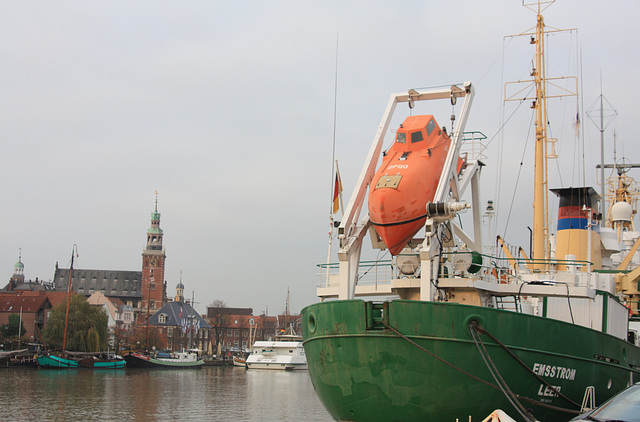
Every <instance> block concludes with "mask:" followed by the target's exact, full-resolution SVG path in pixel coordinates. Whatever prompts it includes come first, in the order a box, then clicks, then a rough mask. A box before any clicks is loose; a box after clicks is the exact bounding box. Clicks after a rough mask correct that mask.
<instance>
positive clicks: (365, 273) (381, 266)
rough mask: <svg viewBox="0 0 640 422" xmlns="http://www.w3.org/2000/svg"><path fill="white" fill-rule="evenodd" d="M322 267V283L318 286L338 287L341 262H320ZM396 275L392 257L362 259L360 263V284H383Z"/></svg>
mask: <svg viewBox="0 0 640 422" xmlns="http://www.w3.org/2000/svg"><path fill="white" fill-rule="evenodd" d="M318 268H320V273H318V277H320V283H318V284H317V287H337V286H338V285H339V281H338V273H339V272H340V264H339V263H337V262H334V263H330V264H318ZM393 276H394V266H393V262H392V260H390V259H386V260H382V261H360V264H359V265H358V285H370V286H371V285H373V286H374V287H375V285H378V284H380V285H382V284H385V285H386V284H389V282H390V281H391V279H392V278H393Z"/></svg>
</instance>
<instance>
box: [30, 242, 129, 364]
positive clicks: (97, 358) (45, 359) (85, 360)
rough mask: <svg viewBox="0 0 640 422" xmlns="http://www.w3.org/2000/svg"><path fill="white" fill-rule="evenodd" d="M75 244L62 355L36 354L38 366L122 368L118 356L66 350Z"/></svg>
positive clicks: (122, 362)
mask: <svg viewBox="0 0 640 422" xmlns="http://www.w3.org/2000/svg"><path fill="white" fill-rule="evenodd" d="M77 248H78V247H77V245H75V244H74V245H73V249H72V250H71V266H70V268H69V283H68V285H67V308H66V312H65V319H64V336H63V339H62V356H57V355H53V354H51V353H44V354H41V355H39V356H38V358H37V361H38V367H40V368H94V369H118V368H124V367H125V365H126V362H125V361H124V359H122V358H120V357H110V356H106V357H103V356H102V355H103V353H86V352H69V351H67V350H66V349H67V329H68V325H69V305H70V302H71V281H72V280H73V260H74V257H77V256H78V249H77Z"/></svg>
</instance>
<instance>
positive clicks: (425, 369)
mask: <svg viewBox="0 0 640 422" xmlns="http://www.w3.org/2000/svg"><path fill="white" fill-rule="evenodd" d="M531 37H532V38H531V42H532V44H535V45H536V48H537V57H538V58H541V57H542V51H541V49H542V44H543V42H544V21H543V19H542V16H541V14H540V9H538V26H537V28H536V32H535V33H534V34H533V35H532V36H531ZM536 67H537V68H538V69H544V68H545V66H544V63H543V62H542V63H541V62H537V63H536ZM540 73H541V72H532V75H533V76H534V77H535V81H534V83H535V86H536V88H537V89H536V96H535V97H533V98H532V100H534V102H533V108H534V109H535V110H536V112H537V113H536V114H537V117H538V120H537V122H536V128H537V129H538V131H537V133H536V136H537V140H536V151H537V153H540V154H542V156H539V155H538V154H536V182H535V183H534V204H535V205H534V207H535V208H534V225H533V227H534V230H533V244H534V255H533V256H532V258H528V257H526V256H525V257H524V258H516V257H514V256H513V255H511V254H510V252H509V250H508V248H504V249H503V251H504V256H501V255H499V254H498V253H495V254H487V253H485V251H484V250H483V245H484V244H483V242H482V239H481V235H482V230H481V220H482V215H481V213H482V211H484V207H483V204H481V203H480V198H479V197H480V187H481V186H482V184H481V183H480V169H481V168H482V167H483V166H484V163H483V162H482V160H481V159H482V157H481V155H480V154H479V153H475V154H474V153H472V152H470V153H469V154H468V155H467V156H466V159H465V161H464V163H463V164H462V166H461V165H460V161H459V157H460V155H461V154H460V151H461V147H462V144H463V143H466V144H471V143H473V142H475V139H473V138H472V137H471V135H469V134H465V132H464V130H465V124H466V120H467V117H468V112H469V110H470V107H471V102H472V99H473V96H474V87H473V85H472V84H471V83H465V84H462V85H452V86H451V87H449V88H435V89H431V90H415V89H412V90H409V91H408V92H407V93H399V94H393V95H392V96H391V99H390V101H389V104H388V106H387V109H386V112H385V114H384V115H383V118H382V122H381V125H380V129H379V130H378V133H377V135H376V137H375V138H374V141H373V145H372V147H371V149H370V153H369V155H368V156H367V161H366V162H365V164H364V166H363V170H362V172H361V176H360V178H359V179H358V181H357V183H356V186H355V189H354V192H353V194H352V196H351V200H350V202H349V205H348V206H347V208H346V210H345V212H344V216H343V218H342V221H341V222H340V226H339V228H338V238H339V239H340V251H339V253H338V258H339V264H334V265H330V264H328V265H326V266H324V267H323V268H324V269H325V270H326V271H327V273H328V274H326V276H325V275H323V277H322V278H323V280H326V281H325V282H324V283H323V284H321V285H320V287H319V288H318V295H319V296H321V297H322V298H323V299H324V298H336V299H337V300H325V301H323V302H320V303H317V304H314V305H311V306H308V307H306V308H305V309H303V310H302V329H303V336H304V348H305V352H306V359H307V361H308V367H309V375H310V377H311V380H312V382H313V385H314V389H315V391H316V393H317V394H318V397H319V398H320V400H321V402H322V403H323V404H324V406H325V407H326V408H327V410H328V411H329V413H330V414H331V416H332V417H333V418H334V419H335V420H345V421H347V420H348V421H377V420H389V421H412V420H438V421H455V420H460V421H462V420H482V419H483V418H485V417H486V416H487V415H489V414H491V413H492V412H493V411H494V410H495V409H498V408H500V409H502V410H504V411H505V412H507V413H508V414H514V415H518V417H519V419H521V420H526V421H534V420H540V421H545V422H554V421H558V422H559V421H566V420H568V419H570V418H571V417H572V416H575V415H576V414H578V413H580V412H581V410H583V405H582V403H583V399H584V398H586V397H588V396H589V395H590V394H593V393H595V404H596V405H597V404H599V403H602V402H604V401H606V400H607V399H608V398H609V397H611V396H613V395H614V394H615V393H617V392H619V391H621V390H623V389H624V388H626V387H627V386H629V385H631V384H633V383H634V382H637V381H638V380H640V342H639V341H638V337H637V330H634V329H632V328H633V327H632V326H634V325H637V321H638V316H639V313H638V294H640V292H638V281H639V280H640V260H638V259H637V258H636V249H637V248H638V247H640V232H635V231H633V230H632V228H633V225H632V224H629V221H630V219H631V218H632V217H633V213H627V215H626V216H625V217H619V218H612V219H611V223H610V226H609V227H601V222H602V225H603V226H604V223H605V221H604V220H603V219H601V216H600V214H599V213H598V212H597V210H598V207H599V205H600V203H601V202H600V199H601V197H600V195H598V194H597V193H596V192H595V190H594V189H592V188H590V187H588V186H578V187H570V188H563V189H554V193H555V194H556V195H558V197H559V202H560V207H559V208H560V209H559V211H558V230H557V232H556V233H555V235H554V236H553V238H552V241H551V240H549V239H548V238H547V236H546V235H547V234H548V233H546V230H547V228H548V227H549V225H548V224H547V222H545V221H544V218H542V219H541V218H540V213H545V212H546V204H547V201H546V191H545V190H546V184H547V183H546V170H545V168H546V161H545V158H544V156H545V154H546V150H545V148H546V143H547V142H548V140H547V138H546V133H545V131H544V128H545V126H546V122H547V118H546V115H545V113H546V105H545V97H544V95H545V94H544V90H543V89H542V88H543V86H544V84H545V83H546V81H545V80H544V75H543V74H542V75H541V74H540ZM438 99H443V100H444V99H446V100H449V99H450V100H451V103H452V104H454V105H455V103H456V100H458V99H461V100H464V102H463V104H462V109H461V111H460V114H459V117H458V116H456V122H457V127H455V128H452V129H451V131H450V133H451V135H450V139H451V145H450V147H449V150H448V153H447V157H446V159H445V161H444V163H443V164H442V166H441V168H440V171H439V173H438V174H437V175H436V176H435V177H436V179H437V183H435V182H434V181H433V180H430V181H429V182H428V183H426V182H425V183H423V186H427V185H429V186H433V185H434V184H435V185H436V186H437V187H436V189H435V193H434V194H433V196H432V198H431V199H428V202H427V204H425V207H424V210H423V211H424V220H423V222H422V223H421V227H419V228H418V230H417V231H414V229H413V228H412V229H411V230H406V231H404V233H403V234H406V233H411V232H412V233H411V234H410V236H409V237H410V238H409V239H407V241H406V242H405V241H404V240H403V239H402V236H399V237H398V239H399V240H401V242H397V241H396V239H391V238H390V237H386V236H385V235H384V234H383V233H381V232H380V230H378V228H379V224H378V225H377V226H376V223H377V221H374V216H373V214H374V211H375V210H376V209H380V208H381V207H383V208H384V207H386V205H387V204H386V202H385V201H387V199H386V198H382V199H376V198H374V201H377V202H374V204H373V209H372V204H371V201H372V196H373V195H372V192H375V190H383V189H386V190H399V189H400V187H402V184H403V183H407V182H408V181H412V182H410V183H415V182H416V180H415V178H413V176H412V177H411V178H409V177H404V176H403V177H402V178H401V179H400V180H396V181H395V182H394V181H393V180H390V181H389V183H390V184H389V185H386V186H380V187H378V188H377V189H374V187H372V184H378V185H379V180H380V178H379V177H378V178H377V177H376V173H377V174H380V170H378V172H376V164H377V161H378V159H379V157H380V155H381V151H382V144H383V140H384V136H385V133H386V132H387V131H388V129H389V124H390V123H389V122H390V120H391V117H392V114H393V112H394V110H395V108H396V105H397V104H399V103H408V104H409V105H410V106H411V105H413V103H415V102H418V101H426V100H438ZM430 116H431V115H425V116H424V120H425V121H427V120H428V119H430V118H431V117H430ZM452 121H453V119H452ZM398 144H401V142H399V141H398V139H397V138H396V143H395V145H394V147H396V148H398V147H399V150H398V151H395V152H394V154H393V159H392V160H391V161H389V160H388V159H387V157H385V158H384V159H383V166H384V169H383V171H386V169H388V168H389V167H390V166H394V165H403V162H404V161H406V160H402V159H401V158H402V157H403V156H405V157H406V155H405V154H404V152H407V151H409V150H408V149H405V148H406V145H398ZM474 150H475V151H480V150H481V149H477V148H474V149H471V148H470V151H474ZM403 151H404V152H403ZM411 154H413V152H412V153H411ZM411 154H409V156H410V155H411ZM394 160H395V161H394ZM412 165H416V166H420V165H421V164H419V163H417V162H416V163H413V164H412ZM417 173H419V172H418V171H416V174H417ZM422 174H423V176H420V177H434V175H433V174H431V173H430V172H428V171H426V170H425V171H423V173H422ZM621 185H622V188H624V189H626V187H628V186H629V185H628V184H626V185H625V184H621ZM421 189H425V190H426V189H427V188H426V187H423V188H421ZM366 192H369V215H368V216H365V217H364V218H360V215H359V213H360V210H362V209H364V208H365V207H366V204H365V201H366V198H365V196H366V195H365V193H366ZM394 195H395V193H394ZM465 195H466V196H465ZM395 196H397V195H395ZM429 196H431V195H429ZM463 196H464V198H467V197H470V203H467V202H466V201H465V200H464V199H463ZM625 198H628V196H627V195H625V194H624V192H623V193H621V194H620V195H619V196H618V197H617V198H616V200H615V201H614V202H615V205H617V204H623V205H622V206H621V207H619V208H625V209H627V208H628V207H626V206H624V203H625V201H627V200H626V199H625ZM391 201H392V203H391V205H392V206H393V207H396V208H398V207H399V206H401V204H400V203H396V202H394V201H396V199H395V198H394V199H392V200H391ZM414 208H416V209H417V210H419V209H420V207H414ZM465 209H470V213H471V216H470V219H471V220H472V222H471V225H470V227H471V232H468V231H467V230H469V226H467V227H466V229H467V230H464V229H463V228H462V225H461V224H460V223H459V218H460V217H459V213H460V212H461V211H463V210H465ZM603 214H606V213H605V212H603ZM416 217H421V216H420V215H416ZM542 217H544V215H543V216H542ZM405 220H406V219H405V218H399V219H397V220H396V221H395V222H394V221H392V220H389V223H391V226H393V225H397V226H400V225H401V224H400V223H402V222H403V221H405ZM395 223H398V224H395ZM372 227H375V229H376V231H373V230H371V228H372ZM367 234H369V235H370V236H371V241H372V244H373V245H374V247H376V248H379V249H386V250H389V251H390V252H391V255H392V256H393V257H392V259H391V261H386V262H382V261H379V262H373V263H372V262H366V263H361V261H360V255H361V252H362V246H363V242H364V239H365V237H366V236H367ZM385 237H386V238H385ZM389 239H391V240H389ZM545 239H546V240H545ZM398 244H402V245H403V246H404V248H403V249H402V250H400V251H398V250H397V249H396V250H393V249H394V248H396V247H397V245H398ZM539 245H542V246H541V247H540V246H539ZM375 296H377V297H379V298H380V299H379V300H377V301H373V300H371V299H369V300H360V299H358V297H375ZM389 298H394V299H389ZM630 315H631V316H632V318H631V319H630Z"/></svg>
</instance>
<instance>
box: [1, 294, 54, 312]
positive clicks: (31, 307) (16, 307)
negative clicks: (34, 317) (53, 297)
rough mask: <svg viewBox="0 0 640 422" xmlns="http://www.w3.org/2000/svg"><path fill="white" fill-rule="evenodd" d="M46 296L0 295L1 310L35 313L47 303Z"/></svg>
mask: <svg viewBox="0 0 640 422" xmlns="http://www.w3.org/2000/svg"><path fill="white" fill-rule="evenodd" d="M47 302H48V299H47V297H46V296H31V295H27V296H22V295H20V296H8V295H2V296H0V312H11V313H19V312H20V309H21V308H22V312H27V313H35V312H38V311H39V310H40V309H42V308H43V307H45V306H46V305H47Z"/></svg>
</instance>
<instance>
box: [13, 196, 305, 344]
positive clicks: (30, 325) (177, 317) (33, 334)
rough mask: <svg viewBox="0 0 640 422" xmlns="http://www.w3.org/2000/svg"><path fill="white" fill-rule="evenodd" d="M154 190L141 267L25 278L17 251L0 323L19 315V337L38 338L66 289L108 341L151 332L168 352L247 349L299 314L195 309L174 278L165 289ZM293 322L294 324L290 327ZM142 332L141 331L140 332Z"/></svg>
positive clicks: (136, 339) (142, 340) (141, 340)
mask: <svg viewBox="0 0 640 422" xmlns="http://www.w3.org/2000/svg"><path fill="white" fill-rule="evenodd" d="M163 236H164V233H163V231H162V229H161V228H160V213H159V212H158V199H157V194H156V202H155V209H154V210H153V212H152V213H151V226H150V227H149V229H148V230H147V232H146V246H145V248H144V249H143V252H142V271H120V270H92V269H74V268H72V266H70V268H61V267H59V266H58V263H56V265H55V272H54V276H53V280H52V281H49V282H43V281H39V280H38V279H37V278H36V280H35V281H31V280H26V279H25V275H24V264H23V263H22V253H20V257H19V259H18V262H17V263H16V264H15V266H14V272H13V275H12V277H11V278H10V280H9V283H8V284H7V285H6V286H5V288H4V289H2V290H1V291H0V324H6V323H7V322H8V319H9V315H11V314H21V315H22V317H21V319H22V321H23V326H24V328H26V330H27V333H26V335H25V337H26V339H27V340H28V341H30V342H38V341H41V338H40V337H41V336H40V334H39V333H41V332H42V331H43V330H44V328H45V327H46V322H47V318H48V316H49V313H50V312H51V309H52V308H53V307H55V306H56V305H58V304H59V303H60V302H62V301H64V300H65V298H66V296H67V292H72V293H74V294H78V295H82V296H84V297H85V298H87V300H88V302H89V304H91V305H92V306H97V307H102V308H103V309H104V311H105V312H106V313H107V314H108V315H109V330H110V333H111V345H112V347H113V348H115V349H119V348H121V347H134V348H146V347H147V346H148V344H149V336H150V335H151V336H152V338H153V340H154V344H156V345H158V346H157V347H160V348H163V349H168V350H172V351H177V350H181V349H183V348H188V347H194V348H198V349H200V350H202V351H204V352H205V353H221V352H224V351H231V350H247V349H249V348H250V346H251V344H253V341H256V340H264V339H268V338H269V337H270V336H271V335H273V334H276V333H277V332H278V331H279V330H284V329H285V328H286V327H287V325H288V324H289V323H290V322H291V321H295V320H296V319H298V320H299V318H295V317H293V318H292V317H288V316H284V315H280V316H266V315H255V316H254V315H253V310H252V309H251V308H228V307H226V306H212V307H209V308H207V313H206V314H204V315H200V314H199V313H198V312H196V310H195V309H194V308H193V307H192V306H191V303H190V302H189V301H188V300H185V298H184V285H183V284H182V280H180V282H179V283H178V285H177V286H176V294H175V296H174V297H169V296H168V295H167V281H166V280H165V278H164V271H165V262H166V254H165V250H164V247H163ZM295 328H296V329H297V328H298V327H295ZM142 333H144V335H143V334H142Z"/></svg>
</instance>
